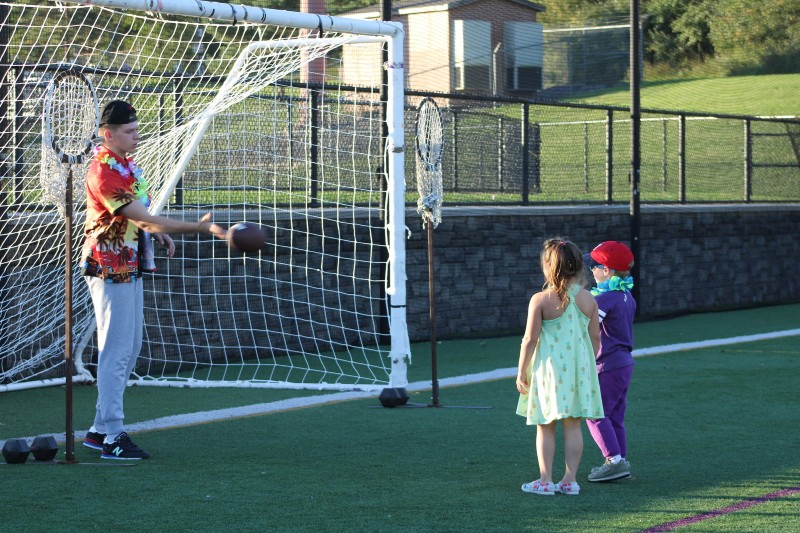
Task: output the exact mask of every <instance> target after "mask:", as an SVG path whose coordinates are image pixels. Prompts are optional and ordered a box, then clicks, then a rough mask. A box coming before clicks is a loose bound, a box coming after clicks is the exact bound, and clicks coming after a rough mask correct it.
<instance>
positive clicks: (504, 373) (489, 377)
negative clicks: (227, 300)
mask: <svg viewBox="0 0 800 533" xmlns="http://www.w3.org/2000/svg"><path fill="white" fill-rule="evenodd" d="M797 335H800V329H789V330H784V331H773V332H771V333H759V334H756V335H742V336H739V337H728V338H725V339H711V340H707V341H697V342H684V343H679V344H667V345H664V346H653V347H651V348H640V349H638V350H634V351H633V356H634V357H647V356H651V355H659V354H666V353H673V352H682V351H686V350H697V349H700V348H713V347H717V346H728V345H731V344H741V343H745V342H754V341H761V340H768V339H779V338H782V337H793V336H797ZM516 374H517V368H516V367H511V368H498V369H497V370H490V371H488V372H478V373H476V374H467V375H464V376H456V377H452V378H443V379H440V380H439V387H457V386H460V385H471V384H474V383H481V382H485V381H494V380H498V379H507V378H513V377H514V376H516ZM429 389H431V382H430V381H417V382H414V383H409V384H408V386H407V387H406V390H408V391H409V392H421V391H425V390H429ZM379 394H380V393H376V392H339V393H334V394H324V395H321V396H306V397H304V398H289V399H286V400H278V401H275V402H266V403H258V404H254V405H244V406H241V407H229V408H226V409H215V410H213V411H201V412H198V413H187V414H183V415H171V416H164V417H161V418H155V419H153V420H146V421H143V422H136V423H133V424H127V425H126V431H129V432H131V433H136V432H139V431H155V430H161V429H172V428H177V427H184V426H192V425H197V424H207V423H210V422H219V421H223V420H230V419H232V418H244V417H248V416H258V415H265V414H272V413H279V412H283V411H291V410H294V409H303V408H305V407H315V406H318V405H328V404H333V403H339V402H346V401H350V400H363V399H366V398H377V397H378V395H379ZM52 435H53V436H54V437H55V439H56V441H57V442H58V443H59V444H63V443H64V442H66V437H65V434H64V433H54V434H52ZM85 436H86V431H76V432H75V439H76V440H83V438H84V437H85ZM26 440H27V441H28V442H29V443H30V441H32V440H33V437H26ZM4 443H5V441H2V440H0V446H2V445H3V444H4Z"/></svg>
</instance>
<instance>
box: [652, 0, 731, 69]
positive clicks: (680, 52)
mask: <svg viewBox="0 0 800 533" xmlns="http://www.w3.org/2000/svg"><path fill="white" fill-rule="evenodd" d="M715 1H716V0H688V1H687V0H649V1H645V4H644V9H645V10H644V11H643V13H645V15H646V17H645V23H644V42H645V59H647V60H648V61H649V62H650V63H662V62H667V63H670V64H672V65H674V66H675V67H677V68H680V67H682V66H685V65H687V64H688V63H690V62H693V61H698V60H699V61H703V60H705V59H708V58H710V57H713V55H714V46H713V44H712V41H711V38H710V36H709V31H710V30H709V27H710V19H711V18H712V16H713V4H714V2H715Z"/></svg>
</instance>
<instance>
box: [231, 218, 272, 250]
mask: <svg viewBox="0 0 800 533" xmlns="http://www.w3.org/2000/svg"><path fill="white" fill-rule="evenodd" d="M266 242H267V239H266V236H265V235H264V230H262V229H261V226H259V225H258V224H253V223H252V222H239V223H238V224H234V225H233V226H231V227H230V229H228V245H229V246H230V247H231V248H232V249H234V250H238V251H240V252H245V253H247V252H257V251H259V250H261V249H262V248H263V247H264V244H265V243H266Z"/></svg>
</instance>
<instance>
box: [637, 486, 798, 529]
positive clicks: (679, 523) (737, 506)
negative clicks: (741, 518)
mask: <svg viewBox="0 0 800 533" xmlns="http://www.w3.org/2000/svg"><path fill="white" fill-rule="evenodd" d="M798 492H800V487H793V488H790V489H783V490H779V491H777V492H771V493H769V494H765V495H764V496H758V497H756V498H748V499H746V500H744V501H741V502H739V503H734V504H733V505H729V506H727V507H723V508H721V509H714V510H713V511H708V512H706V513H700V514H697V515H694V516H688V517H686V518H681V519H680V520H675V521H674V522H666V523H664V524H659V525H657V526H653V527H650V528H647V529H643V530H642V531H640V532H639V533H657V532H661V531H672V530H673V529H678V528H679V527H684V526H689V525H691V524H696V523H697V522H702V521H703V520H708V519H709V518H714V517H717V516H722V515H726V514H729V513H735V512H736V511H741V510H742V509H747V508H748V507H753V506H754V505H758V504H761V503H764V502H768V501H770V500H775V499H777V498H783V497H784V496H789V495H790V494H795V493H798Z"/></svg>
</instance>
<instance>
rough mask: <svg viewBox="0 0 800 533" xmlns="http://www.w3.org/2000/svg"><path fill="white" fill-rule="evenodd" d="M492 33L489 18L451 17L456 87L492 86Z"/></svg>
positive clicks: (486, 87) (478, 87) (480, 87)
mask: <svg viewBox="0 0 800 533" xmlns="http://www.w3.org/2000/svg"><path fill="white" fill-rule="evenodd" d="M491 36H492V25H491V23H489V22H488V21H485V20H454V21H453V38H452V43H453V65H454V68H453V74H454V76H455V80H454V81H455V83H454V85H455V88H456V90H459V91H464V90H489V89H491V87H492V76H491V74H492V39H491Z"/></svg>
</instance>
